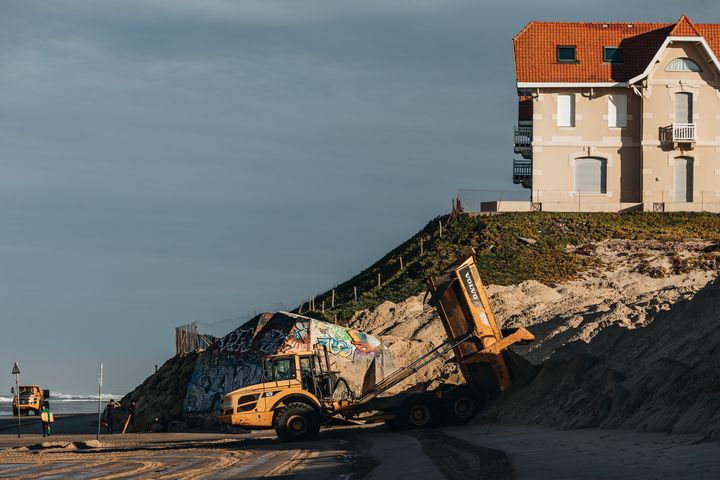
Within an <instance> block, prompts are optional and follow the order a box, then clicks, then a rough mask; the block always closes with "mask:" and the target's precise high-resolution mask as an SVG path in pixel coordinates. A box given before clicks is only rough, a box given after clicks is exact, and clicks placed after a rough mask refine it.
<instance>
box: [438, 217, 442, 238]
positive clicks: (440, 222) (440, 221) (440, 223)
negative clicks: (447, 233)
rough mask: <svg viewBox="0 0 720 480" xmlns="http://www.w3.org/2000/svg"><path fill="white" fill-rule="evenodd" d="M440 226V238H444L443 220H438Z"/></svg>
mask: <svg viewBox="0 0 720 480" xmlns="http://www.w3.org/2000/svg"><path fill="white" fill-rule="evenodd" d="M438 226H439V227H440V238H442V220H438Z"/></svg>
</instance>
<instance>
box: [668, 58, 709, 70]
mask: <svg viewBox="0 0 720 480" xmlns="http://www.w3.org/2000/svg"><path fill="white" fill-rule="evenodd" d="M665 71H666V72H702V68H700V65H698V64H697V63H695V62H694V61H693V60H690V59H689V58H676V59H675V60H673V61H672V62H670V63H668V66H667V68H666V69H665Z"/></svg>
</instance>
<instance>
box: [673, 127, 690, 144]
mask: <svg viewBox="0 0 720 480" xmlns="http://www.w3.org/2000/svg"><path fill="white" fill-rule="evenodd" d="M672 136H673V142H675V143H687V142H694V141H695V124H694V123H673V124H672Z"/></svg>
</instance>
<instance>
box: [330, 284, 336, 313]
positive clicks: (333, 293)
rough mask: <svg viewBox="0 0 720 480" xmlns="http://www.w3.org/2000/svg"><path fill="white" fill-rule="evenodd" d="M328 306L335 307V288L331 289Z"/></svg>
mask: <svg viewBox="0 0 720 480" xmlns="http://www.w3.org/2000/svg"><path fill="white" fill-rule="evenodd" d="M330 306H331V307H332V308H335V289H334V288H333V290H332V299H331V300H330Z"/></svg>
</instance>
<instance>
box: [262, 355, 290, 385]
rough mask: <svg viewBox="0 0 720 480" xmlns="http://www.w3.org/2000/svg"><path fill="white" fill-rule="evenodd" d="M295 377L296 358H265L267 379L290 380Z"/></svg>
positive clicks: (271, 380)
mask: <svg viewBox="0 0 720 480" xmlns="http://www.w3.org/2000/svg"><path fill="white" fill-rule="evenodd" d="M291 378H295V358H294V357H289V358H276V359H273V360H265V381H266V382H275V381H277V380H290V379H291Z"/></svg>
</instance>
